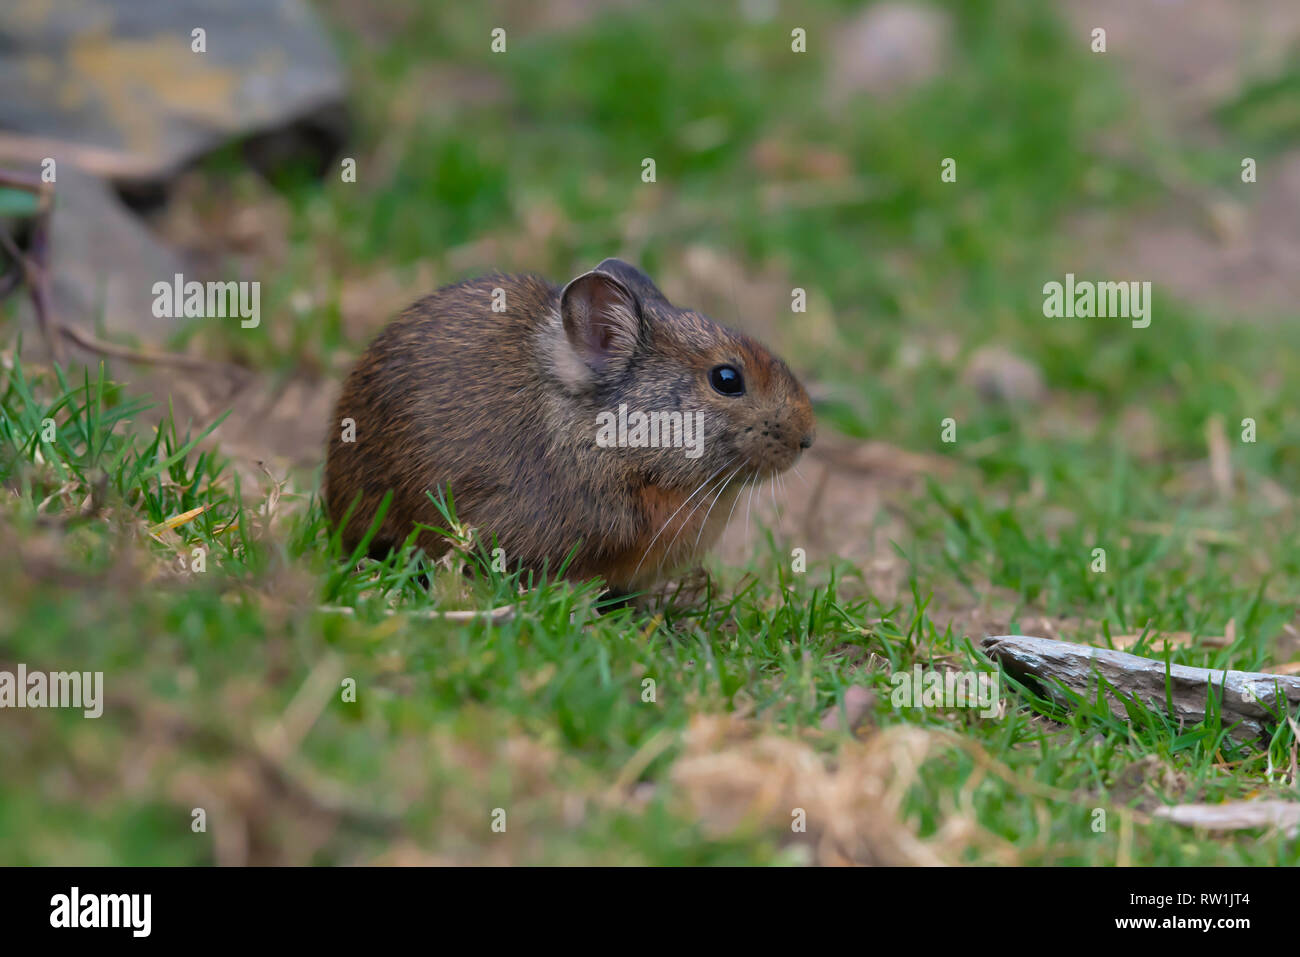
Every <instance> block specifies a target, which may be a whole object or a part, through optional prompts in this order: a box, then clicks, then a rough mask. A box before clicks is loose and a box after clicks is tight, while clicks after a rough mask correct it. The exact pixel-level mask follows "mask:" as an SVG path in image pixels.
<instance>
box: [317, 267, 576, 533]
mask: <svg viewBox="0 0 1300 957" xmlns="http://www.w3.org/2000/svg"><path fill="white" fill-rule="evenodd" d="M558 295H559V293H558V290H557V289H556V288H555V287H554V286H553V285H551V284H550V283H548V282H546V281H545V280H543V279H541V278H539V277H536V276H506V275H489V276H482V277H479V278H477V279H471V280H466V281H465V282H460V283H456V284H454V285H451V286H445V287H443V288H441V289H439V290H437V291H436V292H434V293H432V294H430V295H428V296H425V297H424V298H422V299H419V300H417V301H416V302H414V303H412V304H411V305H410V306H409V307H408V308H407V309H406V310H405V311H404V312H402V314H401V315H400V316H398V317H397V318H396V319H395V320H393V321H392V322H391V323H389V325H388V326H386V327H385V328H384V330H383V331H382V332H380V334H379V335H378V336H377V337H376V338H375V340H374V341H373V342H372V343H371V345H370V347H369V348H368V349H367V350H366V352H365V354H364V355H363V356H362V357H361V359H360V361H358V363H357V365H356V366H355V368H354V369H353V370H352V373H351V374H350V375H349V376H348V378H347V381H346V382H345V383H344V386H343V390H342V392H341V393H340V395H339V400H338V405H337V408H336V414H335V423H336V428H335V429H334V430H333V431H332V433H331V437H330V448H329V454H328V456H327V459H326V473H325V499H326V504H327V506H328V509H329V512H330V514H331V516H332V517H333V518H334V520H335V521H341V520H342V518H343V516H344V514H345V513H346V512H347V511H348V509H349V508H350V507H352V505H353V503H354V502H355V503H356V508H355V514H356V516H358V517H360V516H372V515H373V514H374V513H375V510H376V509H377V507H378V505H379V503H380V501H381V500H382V498H383V496H384V494H385V493H387V492H388V491H389V490H390V489H391V490H392V492H393V495H394V500H393V503H392V506H391V507H390V510H389V514H390V515H393V516H396V515H402V516H409V515H411V514H413V513H414V514H420V513H424V512H426V511H427V501H426V500H425V493H426V491H427V490H428V489H429V488H431V487H433V486H434V485H435V484H436V481H437V478H438V477H439V476H441V475H446V474H458V475H474V476H477V478H476V479H475V483H476V484H475V486H474V487H468V488H465V487H458V488H457V489H456V490H455V492H456V495H457V498H458V499H459V498H462V496H464V497H469V498H480V497H482V496H483V495H485V494H491V493H492V492H493V491H494V490H495V489H496V488H497V487H498V484H499V483H502V482H505V481H508V480H509V477H508V476H504V475H502V474H501V470H500V468H499V465H497V464H494V463H500V462H502V461H510V460H512V459H513V458H517V457H518V456H519V455H520V454H521V453H526V452H527V451H528V448H527V446H528V445H529V444H530V443H534V444H536V446H537V448H535V449H533V450H532V451H533V455H532V456H531V459H532V460H533V461H537V460H539V459H540V457H541V455H542V454H543V452H544V445H545V443H544V442H543V441H542V439H541V436H540V435H539V433H538V432H537V430H536V429H531V430H530V429H529V428H528V427H527V416H528V415H529V410H530V409H531V410H532V411H533V412H534V413H535V411H536V408H537V402H538V401H540V398H541V397H540V396H539V395H537V394H536V392H537V372H536V356H535V354H534V349H533V343H534V341H535V339H536V336H537V334H538V330H539V328H540V327H541V326H542V325H543V324H545V323H548V322H552V321H554V319H553V317H554V316H555V310H556V305H557V303H558ZM349 423H350V424H351V428H349V427H348V425H349ZM525 460H526V459H525ZM403 524H406V525H409V521H407V522H405V523H403V522H400V521H393V522H387V521H386V522H385V523H383V525H382V526H381V528H380V530H379V534H378V535H377V536H376V538H375V540H374V543H373V545H372V549H371V550H372V552H375V553H379V552H382V551H384V550H386V549H388V548H392V547H395V546H397V545H400V544H401V542H402V540H403V539H404V537H405V534H406V532H407V531H409V529H405V528H400V527H399V526H401V525H403ZM365 530H366V527H365V525H364V524H361V525H358V524H357V522H355V521H352V522H349V523H348V527H347V529H346V532H347V534H346V535H345V538H346V539H347V540H348V541H356V540H358V539H359V538H360V536H361V535H362V534H363V533H364V532H365Z"/></svg>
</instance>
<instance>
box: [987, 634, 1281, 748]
mask: <svg viewBox="0 0 1300 957" xmlns="http://www.w3.org/2000/svg"><path fill="white" fill-rule="evenodd" d="M981 644H982V645H983V646H984V649H985V650H986V651H987V652H988V653H989V654H990V655H991V656H992V657H993V658H995V659H997V660H998V661H999V662H1000V663H1001V664H1002V666H1003V667H1004V668H1006V670H1007V671H1008V672H1009V673H1010V674H1011V675H1013V676H1015V677H1017V678H1023V679H1029V680H1030V681H1032V683H1033V684H1035V685H1036V686H1037V687H1039V688H1040V689H1041V690H1042V691H1043V692H1044V693H1045V694H1046V695H1048V696H1049V697H1051V698H1052V699H1053V700H1056V701H1059V702H1061V703H1062V704H1069V701H1068V699H1067V697H1066V696H1065V695H1063V694H1061V693H1060V689H1059V688H1058V687H1057V686H1056V684H1055V683H1054V681H1059V682H1060V683H1061V684H1062V685H1064V686H1065V687H1066V688H1068V689H1070V690H1071V691H1072V692H1074V693H1075V694H1078V695H1081V696H1083V697H1085V698H1091V697H1095V695H1096V688H1097V679H1098V677H1101V678H1104V679H1105V680H1106V682H1107V683H1108V684H1109V685H1110V686H1111V687H1110V688H1107V691H1106V694H1107V697H1108V698H1109V699H1110V703H1111V708H1112V709H1113V710H1114V711H1115V713H1117V714H1120V715H1124V714H1126V711H1125V709H1124V706H1123V703H1122V702H1121V701H1120V700H1119V699H1118V698H1116V696H1115V694H1114V692H1119V693H1120V694H1123V695H1124V696H1125V697H1130V698H1134V697H1135V698H1137V699H1138V700H1140V701H1141V702H1142V703H1143V704H1145V705H1146V706H1147V707H1149V708H1151V709H1152V710H1158V711H1162V712H1168V713H1170V715H1171V717H1174V718H1176V719H1178V721H1179V722H1180V723H1187V724H1196V723H1197V722H1199V721H1202V720H1203V719H1204V718H1205V708H1206V702H1207V700H1208V699H1209V694H1210V693H1211V691H1213V693H1214V695H1215V699H1216V701H1217V706H1218V709H1219V711H1220V713H1221V714H1222V717H1223V724H1224V726H1225V727H1229V726H1232V725H1237V727H1236V728H1235V729H1234V730H1233V731H1232V735H1233V736H1234V737H1235V738H1236V739H1237V740H1249V739H1252V738H1260V737H1264V736H1266V735H1268V734H1269V733H1270V732H1271V731H1272V728H1273V727H1274V726H1275V725H1276V723H1277V722H1278V720H1279V714H1281V715H1286V714H1289V713H1290V712H1291V710H1292V709H1294V708H1296V707H1300V678H1295V677H1291V676H1289V675H1273V674H1265V673H1263V672H1258V671H1230V670H1219V669H1212V668H1194V667H1191V666H1190V665H1175V664H1170V665H1169V666H1168V668H1167V669H1166V666H1165V663H1164V662H1163V661H1156V660H1155V659H1152V658H1143V657H1141V656H1140V655H1130V654H1128V653H1127V652H1123V651H1112V650H1111V649H1109V648H1096V647H1093V646H1092V645H1078V644H1074V643H1072V642H1068V641H1054V640H1053V639H1051V638H1031V637H1028V636H1026V635H997V636H994V637H989V638H985V639H983V641H982V642H981ZM1112 688H1113V691H1112ZM1166 691H1167V693H1168V694H1167V698H1166ZM1169 707H1172V711H1169V710H1168V709H1169Z"/></svg>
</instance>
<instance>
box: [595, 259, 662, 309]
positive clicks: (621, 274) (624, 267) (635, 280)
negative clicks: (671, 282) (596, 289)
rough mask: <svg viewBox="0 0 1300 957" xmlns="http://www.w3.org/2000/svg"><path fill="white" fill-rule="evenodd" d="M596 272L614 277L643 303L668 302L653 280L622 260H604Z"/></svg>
mask: <svg viewBox="0 0 1300 957" xmlns="http://www.w3.org/2000/svg"><path fill="white" fill-rule="evenodd" d="M596 272H603V273H606V274H607V275H610V276H613V277H614V278H615V279H617V280H619V281H620V282H622V283H623V285H625V286H627V288H628V289H631V290H632V292H633V293H635V294H636V297H637V299H639V300H640V301H641V302H646V301H647V300H651V299H662V300H663V301H664V302H665V303H666V302H668V300H667V298H666V297H665V296H664V294H663V293H662V292H660V291H659V287H658V286H656V285H655V284H654V280H653V279H651V278H650V277H649V276H647V275H646V274H645V273H643V272H642V271H641V270H639V269H637V268H636V267H635V266H633V265H630V264H629V263H625V262H623V260H621V259H613V258H610V259H602V260H601V261H600V265H598V266H597V267H596Z"/></svg>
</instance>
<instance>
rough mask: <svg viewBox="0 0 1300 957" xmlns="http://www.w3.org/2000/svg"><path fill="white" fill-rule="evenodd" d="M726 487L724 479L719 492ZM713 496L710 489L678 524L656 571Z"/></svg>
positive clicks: (732, 460)
mask: <svg viewBox="0 0 1300 957" xmlns="http://www.w3.org/2000/svg"><path fill="white" fill-rule="evenodd" d="M734 461H735V459H734V458H733V459H731V460H730V461H728V462H727V465H730V464H731V463H732V462H734ZM723 467H724V468H725V467H726V466H723ZM714 474H715V475H716V474H717V473H716V472H715V473H714ZM732 474H735V473H732ZM730 477H731V476H728V477H727V478H730ZM726 487H727V479H723V480H722V482H721V483H720V485H719V491H721V489H723V488H726ZM712 494H713V490H712V489H710V490H709V491H707V492H705V493H704V498H702V499H700V500H699V501H698V502H696V503H695V504H694V505H692V506H691V510H690V511H689V512H687V513H686V517H685V518H684V519H682V520H681V521H680V522H678V523H677V531H676V532H674V533H673V537H672V540H671V541H669V542H668V545H667V546H666V547H665V548H664V553H663V555H662V556H661V557H660V559H659V562H658V564H657V565H656V566H655V568H656V570H658V569H659V568H660V567H662V566H663V563H664V562H665V561H667V560H668V556H669V555H671V554H672V552H673V546H674V545H676V544H677V538H678V536H679V535H681V534H682V530H683V529H684V528H686V526H687V525H689V524H690V523H691V518H692V517H693V516H694V515H695V513H696V512H698V511H699V510H700V506H701V505H703V504H704V503H705V502H707V501H708V500H709V497H710V496H711V495H712ZM710 508H712V506H710ZM705 517H706V518H707V517H708V516H707V515H706V516H705Z"/></svg>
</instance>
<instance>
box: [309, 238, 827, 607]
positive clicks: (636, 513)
mask: <svg viewBox="0 0 1300 957" xmlns="http://www.w3.org/2000/svg"><path fill="white" fill-rule="evenodd" d="M597 270H598V271H599V275H598V276H596V273H597V271H596V270H594V271H593V272H592V273H589V274H587V275H586V276H585V277H580V279H579V280H575V282H574V284H571V285H572V286H573V287H575V288H577V287H578V286H579V285H580V284H581V283H582V282H583V281H584V280H586V279H588V278H589V277H592V276H596V279H597V281H596V283H595V285H594V286H592V285H591V284H590V283H588V285H587V286H584V287H582V288H581V289H580V290H579V291H578V292H575V293H573V295H572V296H571V298H570V299H569V300H566V303H568V302H577V303H579V305H575V306H568V307H566V309H565V310H564V312H563V315H564V316H567V315H569V313H573V318H572V320H571V322H572V323H574V324H575V325H576V327H577V328H579V329H588V328H592V329H594V331H592V332H591V333H590V336H591V339H592V341H593V342H595V343H596V345H595V346H593V347H592V348H594V349H596V351H597V354H596V357H595V358H594V359H593V358H592V354H591V353H590V352H583V347H582V343H579V342H577V341H576V340H575V339H574V335H575V334H574V332H573V331H571V330H569V331H568V334H566V329H568V327H567V326H566V322H565V320H564V319H563V318H562V307H561V290H559V289H558V288H557V287H555V286H553V285H551V284H550V283H548V282H546V281H545V280H543V279H539V278H537V277H535V276H502V275H491V276H485V277H482V278H479V279H474V280H469V281H467V282H462V283H457V284H455V285H452V286H447V287H444V288H442V289H439V290H438V291H437V292H435V293H433V294H432V295H430V296H426V297H425V298H423V299H420V300H419V301H417V302H416V303H414V304H413V305H412V306H410V307H409V308H408V309H407V310H406V311H405V312H403V313H402V314H401V315H400V316H399V317H398V318H397V319H396V320H394V321H393V322H392V323H391V324H389V325H388V326H387V327H386V328H385V329H384V330H383V331H382V332H381V333H380V334H379V336H378V338H376V339H375V341H374V343H373V344H372V345H371V346H370V348H369V349H368V350H367V351H366V352H365V354H364V355H363V356H362V357H361V359H360V361H359V362H358V363H357V366H356V368H355V369H354V370H353V371H352V374H351V375H350V376H349V377H348V380H347V382H346V384H345V385H344V387H343V392H342V395H341V396H340V398H339V401H338V406H337V409H336V414H335V419H334V422H333V423H332V425H331V433H332V437H331V439H330V444H329V450H328V456H327V461H326V475H325V498H326V503H327V506H328V509H329V512H330V516H331V517H332V519H333V520H334V521H335V522H336V523H337V522H340V521H341V520H342V518H343V516H344V513H345V512H347V510H348V508H349V506H351V505H352V503H353V501H354V499H357V498H358V497H359V501H358V504H357V507H356V508H355V509H354V510H353V513H352V516H351V519H350V520H349V522H348V524H347V526H346V527H345V528H344V530H343V537H344V541H345V543H347V544H348V545H349V547H353V546H355V544H356V542H358V541H359V540H360V538H361V537H362V535H364V533H365V531H366V530H367V528H368V527H369V526H370V524H371V521H372V520H373V518H374V515H375V513H376V509H377V508H378V506H379V504H380V501H381V500H382V499H383V497H384V494H385V493H386V492H387V491H389V490H390V489H391V490H392V491H393V502H392V504H391V507H390V509H389V511H388V514H387V516H386V518H385V520H384V522H383V524H382V526H381V527H380V529H379V532H378V535H377V536H376V537H375V539H374V541H373V542H372V545H371V553H372V554H380V553H383V552H386V551H387V550H389V549H391V548H393V547H396V546H399V545H401V543H402V542H403V541H404V540H405V539H406V537H407V535H408V534H409V533H410V532H411V531H412V529H413V528H414V525H415V524H416V523H417V522H419V523H423V524H426V525H441V524H443V522H442V519H441V516H440V515H439V514H438V512H437V509H436V508H435V506H434V505H433V504H432V503H431V502H430V501H429V498H428V496H427V495H426V492H428V491H434V490H436V489H437V488H438V487H439V486H440V485H447V486H450V488H451V491H452V494H453V496H454V499H455V506H456V512H457V516H458V518H459V519H460V520H461V521H463V522H464V523H466V524H467V525H471V526H473V527H475V528H477V529H478V530H479V531H480V532H481V533H483V534H484V535H492V534H495V535H496V537H497V539H498V543H499V545H500V546H501V547H502V548H503V549H504V550H505V554H506V556H507V561H508V562H509V563H510V565H511V566H512V567H513V566H514V565H516V564H522V566H523V567H525V568H531V569H535V570H541V569H542V568H543V567H544V566H545V567H548V568H549V569H551V570H552V571H554V570H555V569H557V568H558V567H559V565H560V564H561V563H562V562H563V560H564V558H565V556H566V555H568V553H569V552H570V550H571V549H573V547H574V546H575V545H578V546H579V547H578V550H577V552H576V555H575V558H574V560H573V563H572V564H571V565H570V567H569V570H568V572H567V574H568V575H570V576H572V577H576V578H591V577H596V576H600V577H603V578H604V579H605V581H606V582H607V583H609V584H610V585H611V586H614V587H616V588H619V589H623V590H631V589H634V588H639V587H643V586H644V585H646V584H649V583H651V582H652V581H654V580H655V579H656V578H658V577H659V576H660V575H662V574H664V573H666V572H668V571H670V570H672V569H674V568H676V567H679V566H681V565H683V564H685V563H686V562H688V561H690V560H691V559H693V558H695V557H696V556H697V555H698V554H699V553H700V552H702V551H703V550H705V549H707V548H708V547H709V546H710V545H711V544H712V543H713V541H714V540H715V539H716V538H717V536H718V535H719V534H720V533H721V531H722V528H723V526H724V525H725V524H726V521H727V517H728V514H729V513H730V511H731V510H732V505H733V503H734V500H735V495H736V494H737V492H738V491H739V488H740V485H741V483H742V482H743V481H744V480H746V479H748V478H750V477H757V478H762V477H766V476H768V475H772V474H775V473H776V472H779V471H782V470H784V469H785V468H788V467H789V466H790V464H791V463H793V462H794V461H795V459H796V458H797V457H798V454H799V452H800V444H801V442H802V443H803V445H804V447H806V446H807V444H808V443H810V442H811V439H812V428H813V417H812V409H811V406H810V405H809V402H808V397H807V394H806V393H805V392H804V390H803V388H802V386H800V385H799V383H798V381H796V379H795V378H794V376H793V375H792V374H791V373H790V370H789V369H788V368H787V367H786V366H785V364H784V363H783V362H781V360H779V359H777V358H775V357H774V356H772V355H771V354H770V353H768V352H767V350H765V349H764V348H763V347H762V346H761V345H759V344H758V343H756V342H754V341H752V340H750V339H748V338H746V337H744V336H742V335H740V334H738V333H735V332H732V331H730V330H728V329H725V328H723V327H722V326H720V325H718V324H716V323H714V322H713V321H712V320H710V319H708V318H706V317H705V316H702V315H700V314H699V313H696V312H692V311H689V310H679V309H676V308H675V307H673V306H672V305H670V304H669V303H668V302H667V300H666V299H664V298H663V297H662V294H661V293H659V291H658V290H657V289H656V288H655V287H654V285H653V283H651V282H650V281H649V279H647V278H646V277H644V276H642V275H641V274H640V273H639V272H637V271H636V270H634V269H632V267H630V266H627V265H626V264H624V263H619V262H618V261H616V260H606V262H605V263H602V264H601V265H600V266H599V267H597ZM498 287H499V288H501V289H503V290H505V293H506V309H505V311H504V312H493V311H492V308H491V305H492V302H493V297H492V291H493V289H494V288H498ZM580 293H583V294H586V293H589V294H590V296H591V299H590V304H589V305H585V304H586V303H587V299H585V298H583V296H582V295H580ZM624 294H628V295H627V301H633V302H634V305H633V306H630V307H626V308H625V307H624V305H623V303H624V301H625V300H624V298H623V295H624ZM584 305H585V308H587V309H588V312H584V311H582V309H580V308H579V306H584ZM628 310H630V311H631V312H635V313H636V315H635V316H629V315H627V314H626V313H627V311H628ZM589 313H590V315H594V316H595V317H596V318H595V319H591V318H590V316H589ZM584 318H586V319H587V321H590V322H597V321H598V320H599V321H601V322H604V321H605V320H606V319H608V322H607V324H606V325H596V326H594V327H589V326H586V325H584V324H583V322H584ZM613 333H618V334H619V335H623V336H625V340H626V341H624V339H620V338H619V337H618V335H613ZM602 335H603V338H602ZM601 348H608V349H610V350H611V352H610V357H609V359H608V361H605V360H604V359H603V358H602V356H603V355H604V353H600V351H599V350H600V349H601ZM584 358H586V359H587V360H589V361H587V362H584V361H583V360H584ZM722 363H727V364H733V365H735V366H737V367H738V368H740V369H741V370H742V372H743V375H744V377H745V381H746V389H747V391H746V394H745V395H744V396H741V397H734V396H724V395H719V394H718V393H717V392H715V391H714V390H713V389H712V388H711V387H710V385H709V380H708V374H709V370H710V369H711V368H712V367H714V366H715V365H718V364H722ZM620 403H627V404H628V407H629V412H631V411H635V410H638V409H639V410H644V411H651V410H669V409H680V410H683V411H693V410H696V409H701V410H703V411H704V446H703V450H704V451H703V454H702V455H701V456H700V457H699V458H695V459H691V458H688V457H686V455H685V454H684V453H683V450H682V449H681V448H602V447H598V446H597V444H596V440H595V436H596V417H597V414H598V413H600V412H602V411H616V410H617V409H618V406H619V404H620ZM347 418H350V419H353V420H354V421H355V423H356V441H355V442H353V443H348V442H344V441H342V428H343V427H342V421H343V420H344V419H347ZM710 476H713V478H712V479H710ZM728 478H730V480H729V481H727V482H726V483H725V485H724V480H726V479H728ZM702 485H705V487H704V488H703V489H701V486H702ZM693 493H695V494H694V497H692V494H693ZM715 497H716V501H715ZM710 503H712V505H710ZM706 515H707V524H706ZM418 543H419V545H420V546H422V547H423V548H424V549H425V551H426V552H427V553H429V554H431V555H437V554H440V553H441V552H442V551H443V550H444V548H445V543H444V542H443V540H442V539H441V538H440V537H439V536H438V535H436V534H434V533H432V532H423V533H421V534H420V536H419V538H418ZM579 543H581V544H580V545H579Z"/></svg>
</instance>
